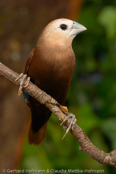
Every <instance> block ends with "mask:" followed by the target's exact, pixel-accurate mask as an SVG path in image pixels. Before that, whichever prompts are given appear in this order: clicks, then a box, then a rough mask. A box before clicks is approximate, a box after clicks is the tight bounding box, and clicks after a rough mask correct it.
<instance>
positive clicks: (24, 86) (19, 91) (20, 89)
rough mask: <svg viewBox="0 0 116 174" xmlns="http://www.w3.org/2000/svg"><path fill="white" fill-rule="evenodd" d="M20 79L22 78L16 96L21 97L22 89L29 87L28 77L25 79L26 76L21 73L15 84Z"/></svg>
mask: <svg viewBox="0 0 116 174" xmlns="http://www.w3.org/2000/svg"><path fill="white" fill-rule="evenodd" d="M20 78H22V80H21V82H20V86H19V90H18V95H21V93H22V89H23V88H26V87H27V86H28V85H29V82H30V77H27V74H23V73H21V74H20V75H19V76H18V77H17V78H16V79H15V82H16V81H18V80H19V79H20ZM25 80H26V84H25V85H23V84H24V81H25Z"/></svg>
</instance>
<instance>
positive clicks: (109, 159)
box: [0, 63, 116, 167]
mask: <svg viewBox="0 0 116 174" xmlns="http://www.w3.org/2000/svg"><path fill="white" fill-rule="evenodd" d="M0 74H1V75H2V76H4V77H5V78H7V79H8V80H10V81H11V82H13V83H14V84H16V85H19V84H20V81H21V79H20V80H19V81H17V82H15V79H16V78H17V77H18V75H19V74H17V73H16V72H14V71H12V70H11V69H9V68H8V67H6V66H5V65H3V64H2V63H0ZM24 91H25V92H28V94H29V95H31V96H32V97H33V98H35V99H36V100H37V101H38V102H40V103H41V104H44V105H46V106H47V107H48V108H49V109H50V111H51V112H53V113H54V114H55V115H56V116H57V118H58V120H59V121H63V119H64V118H65V117H66V116H67V115H68V113H66V112H65V113H64V112H63V111H62V110H61V107H60V105H59V103H58V102H57V101H56V100H55V99H53V98H52V97H51V96H50V95H48V94H46V92H44V91H42V90H41V89H39V88H38V87H37V86H35V85H34V84H32V83H31V82H30V83H29V85H28V87H27V88H25V89H24ZM64 124H65V125H66V126H68V125H69V124H70V119H68V121H67V122H66V123H64ZM70 132H71V134H72V135H73V136H74V137H75V138H76V139H77V141H78V143H79V144H80V148H79V150H80V151H83V152H85V153H86V154H87V155H89V156H90V157H91V158H93V159H94V160H96V161H97V162H99V163H101V164H103V165H108V166H113V167H116V149H115V150H113V151H111V152H110V153H105V152H104V151H102V150H100V149H98V148H97V147H96V146H94V145H93V144H92V142H91V141H90V139H89V138H88V137H87V135H86V134H85V133H84V132H83V130H82V129H81V128H80V127H79V126H78V125H77V124H74V125H73V129H71V130H70Z"/></svg>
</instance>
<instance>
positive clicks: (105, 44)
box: [0, 0, 116, 174]
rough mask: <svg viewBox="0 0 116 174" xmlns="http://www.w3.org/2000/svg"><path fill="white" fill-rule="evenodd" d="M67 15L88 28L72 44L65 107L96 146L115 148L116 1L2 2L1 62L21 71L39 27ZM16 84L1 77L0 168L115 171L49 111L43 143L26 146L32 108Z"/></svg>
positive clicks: (34, 41) (24, 0)
mask: <svg viewBox="0 0 116 174" xmlns="http://www.w3.org/2000/svg"><path fill="white" fill-rule="evenodd" d="M61 17H66V18H69V19H72V20H76V21H78V22H79V23H81V24H83V25H84V26H85V27H87V29H88V30H87V31H85V32H83V33H81V34H79V35H77V37H76V38H75V39H74V42H73V49H74V52H75V55H76V68H75V72H74V75H73V79H72V83H71V87H70V90H69V93H68V96H67V100H66V105H67V106H68V108H69V111H70V112H72V113H74V114H75V115H76V118H77V122H78V125H79V126H80V127H81V128H82V129H83V130H84V131H85V133H86V134H87V135H88V137H89V138H90V139H91V141H92V142H93V144H94V145H96V146H97V147H98V148H100V149H101V150H104V151H105V152H110V151H111V150H113V149H116V117H115V116H116V56H115V55H116V1H114V0H86V1H83V2H82V0H78V1H77V0H56V1H54V0H34V1H31V0H28V1H27V0H21V1H20V2H18V1H14V0H10V1H6V0H1V1H0V61H1V62H2V63H4V64H5V65H7V66H8V67H10V68H11V69H13V70H14V71H16V72H18V73H21V72H23V71H24V66H25V62H26V60H27V57H28V55H29V53H30V51H31V49H32V48H33V47H35V45H36V42H37V38H38V36H39V34H40V32H41V31H42V29H43V28H44V27H45V26H46V24H47V23H49V22H50V21H51V20H53V19H56V18H61ZM17 92H18V88H17V87H16V86H15V85H13V84H11V83H10V82H9V81H7V80H6V79H4V78H3V77H1V76H0V170H2V169H3V168H5V169H7V168H8V169H14V168H17V169H36V170H37V169H39V170H40V169H45V170H46V169H59V170H60V169H80V170H81V169H82V170H84V169H88V170H89V169H93V170H104V173H105V174H108V173H115V172H116V170H115V169H114V168H112V167H107V166H103V165H101V164H99V163H97V162H96V161H94V160H93V159H91V158H90V157H88V156H87V155H86V154H85V153H84V152H80V151H79V145H78V142H77V141H76V140H75V139H74V137H72V135H71V134H70V133H69V134H68V135H67V136H66V138H65V139H64V140H63V141H62V140H61V138H62V136H63V135H64V131H63V129H62V127H60V126H59V124H60V122H59V121H58V120H57V118H56V117H55V116H54V115H52V117H51V118H50V121H49V123H48V127H47V133H46V137H45V139H44V141H43V142H42V143H41V144H40V145H39V146H33V145H29V144H28V141H27V132H28V126H29V122H30V121H29V117H30V112H29V108H28V107H27V106H26V104H25V103H24V100H23V96H21V97H18V96H17Z"/></svg>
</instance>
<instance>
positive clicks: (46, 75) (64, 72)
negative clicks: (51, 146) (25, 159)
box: [25, 19, 86, 144]
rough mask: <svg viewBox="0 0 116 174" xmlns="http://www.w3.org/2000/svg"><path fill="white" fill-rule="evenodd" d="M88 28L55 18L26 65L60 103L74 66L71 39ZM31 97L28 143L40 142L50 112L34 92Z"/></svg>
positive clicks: (63, 97) (68, 84)
mask: <svg viewBox="0 0 116 174" xmlns="http://www.w3.org/2000/svg"><path fill="white" fill-rule="evenodd" d="M85 29H86V28H85V27H84V26H82V25H80V24H78V23H76V22H74V21H71V20H68V19H57V20H54V21H52V22H51V23H49V24H48V25H47V27H45V29H44V30H43V32H42V34H41V35H40V37H39V39H38V42H37V46H36V47H35V48H34V49H33V50H32V51H31V53H30V55H29V58H28V60H27V63H26V66H25V74H27V75H28V76H29V77H30V78H31V81H32V82H33V83H34V84H35V85H37V86H38V87H39V88H41V89H42V90H44V91H45V92H46V93H48V94H49V95H51V96H52V97H53V98H55V99H56V100H57V101H58V102H59V103H60V104H61V105H64V102H65V99H66V95H67V92H68V89H69V87H70V82H71V78H72V74H73V71H74V67H75V55H74V52H73V50H72V46H71V45H72V40H73V38H74V37H75V36H76V34H78V33H80V32H81V31H84V30H85ZM28 100H29V106H30V107H31V112H32V122H31V126H30V130H29V136H28V137H29V138H28V139H29V143H30V144H40V142H41V141H42V140H43V138H44V136H45V132H46V126H47V122H48V119H49V117H50V115H51V112H50V111H49V109H47V108H46V107H45V106H44V105H42V104H40V103H39V102H37V101H36V100H35V99H33V98H32V97H31V96H30V97H29V99H28Z"/></svg>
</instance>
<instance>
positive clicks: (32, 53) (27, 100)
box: [23, 48, 35, 106]
mask: <svg viewBox="0 0 116 174" xmlns="http://www.w3.org/2000/svg"><path fill="white" fill-rule="evenodd" d="M34 52H35V48H33V49H32V51H31V52H30V54H29V57H28V59H27V62H26V65H25V71H24V74H27V76H28V71H29V68H30V65H31V62H32V60H33V56H34ZM23 93H24V99H25V102H26V103H27V105H28V106H30V102H29V98H30V96H29V94H28V93H27V92H25V91H24V92H23Z"/></svg>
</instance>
